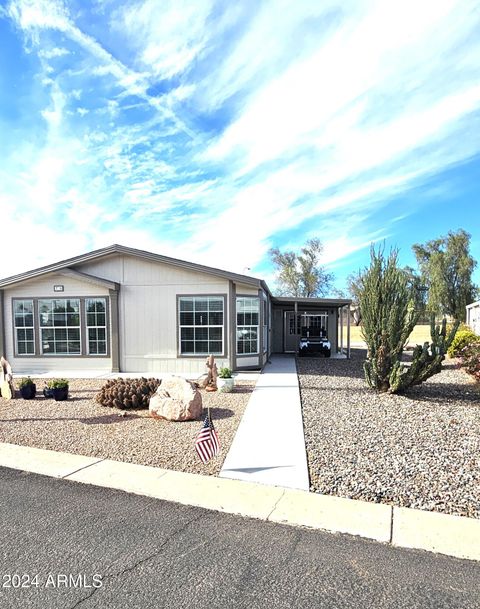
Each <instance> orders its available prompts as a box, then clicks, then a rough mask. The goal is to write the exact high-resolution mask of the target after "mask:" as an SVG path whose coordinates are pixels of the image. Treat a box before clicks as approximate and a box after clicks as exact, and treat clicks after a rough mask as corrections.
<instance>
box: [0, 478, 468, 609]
mask: <svg viewBox="0 0 480 609" xmlns="http://www.w3.org/2000/svg"><path fill="white" fill-rule="evenodd" d="M0 509H1V512H0V513H1V525H0V531H1V537H0V539H1V551H0V555H1V559H0V566H1V569H0V574H1V577H2V580H1V588H0V608H1V609H10V608H18V609H34V608H35V609H36V608H38V609H57V608H65V609H67V608H69V609H73V608H76V607H81V608H82V609H87V608H93V607H95V608H102V609H116V608H127V609H135V608H142V609H145V608H147V607H148V608H150V607H151V608H155V609H163V608H168V609H170V608H172V609H184V608H192V609H203V608H207V607H208V608H209V609H215V608H219V609H220V608H221V609H229V608H236V607H242V608H245V609H255V608H261V609H280V608H289V609H290V608H294V607H295V608H299V609H301V608H315V609H317V608H324V607H325V608H326V607H328V608H335V607H342V608H343V607H345V608H347V607H348V608H349V607H352V608H353V607H354V608H361V609H365V608H368V607H375V608H376V609H378V608H382V609H384V608H390V607H392V608H393V607H395V608H400V607H401V608H405V609H415V608H417V607H422V608H424V607H425V608H426V607H431V608H432V609H433V608H435V609H443V608H445V609H447V608H448V609H452V608H455V607H458V608H459V609H460V608H461V609H468V608H472V609H479V607H480V564H479V563H475V562H470V561H462V560H458V559H454V558H449V557H445V556H440V555H434V554H429V553H425V552H417V551H413V550H403V549H398V548H392V547H390V546H386V545H382V544H379V543H375V542H369V541H365V540H362V539H359V538H355V537H349V536H346V535H332V534H327V533H321V532H318V531H311V530H308V529H300V528H294V527H288V526H282V525H277V524H272V523H265V522H262V521H256V520H249V519H244V518H241V517H236V516H231V515H227V514H219V513H216V512H209V511H206V510H203V509H200V508H194V507H186V506H181V505H178V504H175V503H168V502H164V501H159V500H156V499H149V498H146V497H140V496H136V495H130V494H127V493H123V492H120V491H115V490H110V489H102V488H98V487H93V486H86V485H82V484H78V483H75V482H67V481H63V480H56V479H52V478H46V477H43V476H38V475H36V474H28V473H24V472H18V471H14V470H8V469H5V468H0ZM35 576H36V577H35ZM19 586H20V587H19Z"/></svg>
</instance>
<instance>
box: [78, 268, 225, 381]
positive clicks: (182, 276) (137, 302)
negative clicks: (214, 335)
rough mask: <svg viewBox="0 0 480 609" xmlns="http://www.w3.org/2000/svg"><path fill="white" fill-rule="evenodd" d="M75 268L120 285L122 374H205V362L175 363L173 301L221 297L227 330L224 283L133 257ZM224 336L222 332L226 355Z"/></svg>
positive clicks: (193, 359)
mask: <svg viewBox="0 0 480 609" xmlns="http://www.w3.org/2000/svg"><path fill="white" fill-rule="evenodd" d="M78 268H79V270H81V271H82V272H85V273H90V274H92V275H97V276H101V277H104V278H108V279H110V280H111V281H117V282H119V283H121V284H122V285H121V287H120V292H119V318H120V322H119V323H120V369H121V370H122V371H123V372H164V371H165V372H185V373H194V374H200V373H203V372H205V359H206V358H205V357H204V356H202V357H178V324H177V295H178V294H185V295H187V294H188V295H195V294H204V295H213V294H221V295H224V296H225V297H226V303H225V307H226V309H225V312H224V318H225V326H227V322H228V319H229V311H228V293H229V282H228V280H226V279H225V280H222V279H219V278H218V277H214V276H213V275H209V274H207V273H199V272H196V271H195V272H194V271H189V270H185V269H182V268H179V267H175V266H172V265H169V264H162V263H158V262H150V261H148V260H143V259H141V258H136V257H133V256H118V257H117V259H110V260H102V261H99V262H98V263H96V262H90V263H88V264H86V265H82V267H81V268H80V267H78ZM227 332H228V328H227V327H225V335H224V344H225V350H226V351H227V345H228V334H227ZM216 361H217V365H218V367H220V366H229V365H230V364H229V361H228V357H225V358H220V357H219V358H217V359H216Z"/></svg>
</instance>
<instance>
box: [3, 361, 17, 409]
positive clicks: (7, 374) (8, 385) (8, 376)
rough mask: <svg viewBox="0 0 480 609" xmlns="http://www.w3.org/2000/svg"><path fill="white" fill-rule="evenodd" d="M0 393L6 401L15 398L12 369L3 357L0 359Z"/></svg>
mask: <svg viewBox="0 0 480 609" xmlns="http://www.w3.org/2000/svg"><path fill="white" fill-rule="evenodd" d="M0 391H1V394H2V397H3V398H5V399H7V400H10V399H12V397H14V396H15V387H14V385H13V374H12V367H11V366H10V364H9V363H8V361H7V360H6V359H5V358H4V357H3V356H2V357H1V358H0Z"/></svg>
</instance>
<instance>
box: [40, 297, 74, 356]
mask: <svg viewBox="0 0 480 609" xmlns="http://www.w3.org/2000/svg"><path fill="white" fill-rule="evenodd" d="M38 314H39V327H40V350H41V353H42V354H43V355H80V354H81V345H80V299H78V298H59V299H52V300H50V299H49V300H39V301H38Z"/></svg>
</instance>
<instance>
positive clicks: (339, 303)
mask: <svg viewBox="0 0 480 609" xmlns="http://www.w3.org/2000/svg"><path fill="white" fill-rule="evenodd" d="M272 302H273V304H274V305H275V304H295V303H297V305H317V306H322V307H337V308H340V307H345V306H347V305H350V304H352V301H351V300H349V299H348V298H296V297H294V296H273V298H272Z"/></svg>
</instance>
